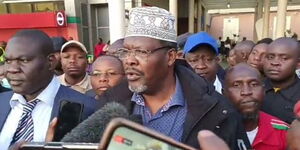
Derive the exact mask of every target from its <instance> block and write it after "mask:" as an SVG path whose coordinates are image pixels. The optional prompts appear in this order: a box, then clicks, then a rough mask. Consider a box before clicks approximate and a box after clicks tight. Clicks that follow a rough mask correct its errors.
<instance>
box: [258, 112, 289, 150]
mask: <svg viewBox="0 0 300 150" xmlns="http://www.w3.org/2000/svg"><path fill="white" fill-rule="evenodd" d="M288 128H289V127H288V124H287V123H285V122H283V121H281V120H279V119H277V118H276V117H273V116H271V115H269V114H266V113H264V112H262V111H261V112H260V113H259V121H258V132H257V134H256V136H255V139H254V141H253V144H252V147H253V149H255V150H286V148H287V143H286V133H287V129H288Z"/></svg>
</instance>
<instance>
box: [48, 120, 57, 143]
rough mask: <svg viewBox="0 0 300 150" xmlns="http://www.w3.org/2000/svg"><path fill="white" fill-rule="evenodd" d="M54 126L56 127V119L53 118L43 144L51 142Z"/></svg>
mask: <svg viewBox="0 0 300 150" xmlns="http://www.w3.org/2000/svg"><path fill="white" fill-rule="evenodd" d="M56 126H57V118H56V117H55V118H54V119H53V120H52V121H51V122H50V124H49V127H48V130H47V134H46V140H45V142H51V141H53V138H54V133H55V129H56Z"/></svg>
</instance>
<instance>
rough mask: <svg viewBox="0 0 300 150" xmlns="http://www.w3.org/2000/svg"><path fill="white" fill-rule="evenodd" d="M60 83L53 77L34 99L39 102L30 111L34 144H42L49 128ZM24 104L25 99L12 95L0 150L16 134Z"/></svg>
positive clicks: (1, 136)
mask: <svg viewBox="0 0 300 150" xmlns="http://www.w3.org/2000/svg"><path fill="white" fill-rule="evenodd" d="M59 87H60V83H59V81H58V80H57V78H56V77H53V79H52V81H51V82H50V83H49V84H48V86H47V87H46V88H45V89H44V90H43V91H42V92H41V93H40V94H39V95H38V96H37V97H36V98H35V99H39V100H40V102H39V103H38V104H37V105H36V106H35V108H34V109H33V111H32V119H33V124H34V136H33V141H34V142H44V141H45V138H46V132H47V129H48V126H49V122H50V117H51V112H52V107H53V103H54V99H55V96H56V94H57V92H58V90H59ZM22 104H26V100H25V98H24V97H23V96H22V95H20V94H17V93H14V94H13V96H12V97H11V99H10V106H11V111H10V113H9V115H8V116H7V119H6V121H5V124H4V126H3V128H2V131H1V133H0V149H7V148H8V147H9V145H10V142H11V140H12V138H13V136H14V133H15V132H16V129H17V127H18V123H19V120H20V119H21V116H22V113H23V105H22Z"/></svg>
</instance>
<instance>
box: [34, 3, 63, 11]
mask: <svg viewBox="0 0 300 150" xmlns="http://www.w3.org/2000/svg"><path fill="white" fill-rule="evenodd" d="M33 5H34V12H49V11H50V12H52V11H58V10H64V3H63V2H45V3H34V4H33Z"/></svg>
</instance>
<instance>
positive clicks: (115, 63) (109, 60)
mask: <svg viewBox="0 0 300 150" xmlns="http://www.w3.org/2000/svg"><path fill="white" fill-rule="evenodd" d="M104 64H107V65H109V66H111V67H114V68H115V69H116V70H118V71H120V72H124V69H123V64H122V61H121V60H120V59H119V58H117V57H115V56H111V55H103V56H101V57H98V58H97V59H96V60H95V61H94V63H93V65H92V70H94V69H95V68H97V66H100V65H104Z"/></svg>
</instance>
